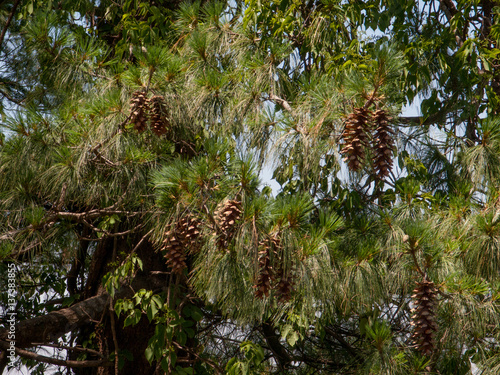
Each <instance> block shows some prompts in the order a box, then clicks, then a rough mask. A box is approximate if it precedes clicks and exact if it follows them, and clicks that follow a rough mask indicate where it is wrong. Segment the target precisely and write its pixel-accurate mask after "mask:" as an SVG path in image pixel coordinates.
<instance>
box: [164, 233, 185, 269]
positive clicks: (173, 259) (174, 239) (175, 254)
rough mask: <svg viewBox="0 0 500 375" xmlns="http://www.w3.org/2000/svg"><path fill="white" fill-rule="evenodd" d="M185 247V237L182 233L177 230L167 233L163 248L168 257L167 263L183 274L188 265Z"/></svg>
mask: <svg viewBox="0 0 500 375" xmlns="http://www.w3.org/2000/svg"><path fill="white" fill-rule="evenodd" d="M184 249H185V247H184V237H183V236H182V235H181V234H179V233H177V232H176V231H175V230H170V231H168V232H166V233H165V240H164V241H163V247H162V250H163V251H164V256H165V258H167V265H168V266H169V267H170V268H171V269H172V272H173V273H175V274H177V275H182V273H183V272H184V270H185V269H186V267H187V265H186V253H185V251H184Z"/></svg>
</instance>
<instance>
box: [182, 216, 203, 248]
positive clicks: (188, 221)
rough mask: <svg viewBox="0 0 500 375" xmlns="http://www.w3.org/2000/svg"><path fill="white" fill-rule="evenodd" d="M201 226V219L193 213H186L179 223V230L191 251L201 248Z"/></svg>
mask: <svg viewBox="0 0 500 375" xmlns="http://www.w3.org/2000/svg"><path fill="white" fill-rule="evenodd" d="M200 227H201V222H200V220H199V219H197V218H196V217H194V216H192V215H186V216H185V217H183V218H182V219H181V220H179V222H178V224H177V231H178V232H179V234H180V236H181V237H182V239H183V244H184V246H185V248H186V249H187V250H189V252H191V253H197V252H198V251H199V250H200V246H201V244H200V231H201V229H200Z"/></svg>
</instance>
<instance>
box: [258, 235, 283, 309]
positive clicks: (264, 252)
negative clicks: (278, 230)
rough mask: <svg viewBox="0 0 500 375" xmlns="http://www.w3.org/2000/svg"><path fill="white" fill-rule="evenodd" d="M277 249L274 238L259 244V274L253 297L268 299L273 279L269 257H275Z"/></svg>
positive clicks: (276, 239) (277, 243)
mask: <svg viewBox="0 0 500 375" xmlns="http://www.w3.org/2000/svg"><path fill="white" fill-rule="evenodd" d="M278 247H279V239H278V238H276V237H271V238H266V239H265V240H263V241H260V242H259V274H258V276H257V282H256V283H255V285H254V288H255V297H257V298H260V299H263V298H264V296H265V297H268V296H269V292H270V290H271V283H272V282H273V281H274V279H275V272H274V269H273V267H272V263H271V257H276V255H277V251H276V249H277V248H278Z"/></svg>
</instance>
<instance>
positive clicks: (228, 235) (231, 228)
mask: <svg viewBox="0 0 500 375" xmlns="http://www.w3.org/2000/svg"><path fill="white" fill-rule="evenodd" d="M240 218H241V202H240V201H236V200H226V201H224V202H223V203H222V205H220V207H219V208H218V209H217V210H216V212H215V221H216V223H217V225H218V226H219V229H220V234H219V236H218V239H217V245H218V246H219V249H221V250H224V249H227V247H228V246H229V243H230V242H231V240H232V239H233V237H234V235H235V232H236V222H237V221H238V220H239V219H240Z"/></svg>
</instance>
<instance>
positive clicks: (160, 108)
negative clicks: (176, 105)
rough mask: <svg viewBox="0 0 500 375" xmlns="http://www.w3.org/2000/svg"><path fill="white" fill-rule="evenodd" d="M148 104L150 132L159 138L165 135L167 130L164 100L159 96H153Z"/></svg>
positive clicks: (167, 123)
mask: <svg viewBox="0 0 500 375" xmlns="http://www.w3.org/2000/svg"><path fill="white" fill-rule="evenodd" d="M148 103H149V110H150V112H149V116H150V120H151V130H152V131H153V132H154V133H155V134H156V135H157V136H158V137H159V136H161V135H163V134H165V133H166V132H167V131H168V128H169V122H168V120H167V110H166V108H165V99H164V98H163V96H161V95H155V96H153V97H151V99H149V101H148Z"/></svg>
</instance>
